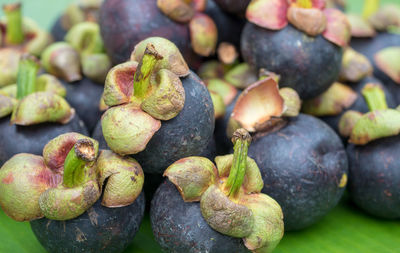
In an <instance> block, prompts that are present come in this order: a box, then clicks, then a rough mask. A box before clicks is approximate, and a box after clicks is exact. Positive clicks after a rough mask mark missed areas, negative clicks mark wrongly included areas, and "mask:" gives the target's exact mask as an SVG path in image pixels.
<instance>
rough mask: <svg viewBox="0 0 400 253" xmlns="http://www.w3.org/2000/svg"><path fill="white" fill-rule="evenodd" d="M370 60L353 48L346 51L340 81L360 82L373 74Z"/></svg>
mask: <svg viewBox="0 0 400 253" xmlns="http://www.w3.org/2000/svg"><path fill="white" fill-rule="evenodd" d="M373 70H374V69H373V67H372V64H371V62H370V61H369V60H368V58H367V57H366V56H365V55H363V54H361V53H359V52H357V51H355V50H354V49H352V48H351V47H348V48H346V49H345V50H344V53H343V58H342V66H341V69H340V74H339V79H340V80H342V81H350V82H358V81H360V80H361V79H363V78H364V77H366V76H369V75H371V74H372V72H373Z"/></svg>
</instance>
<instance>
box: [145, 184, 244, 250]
mask: <svg viewBox="0 0 400 253" xmlns="http://www.w3.org/2000/svg"><path fill="white" fill-rule="evenodd" d="M150 219H151V226H152V229H153V234H154V236H155V239H156V241H157V242H158V243H159V244H160V246H161V248H162V249H163V250H164V251H165V252H174V253H181V252H182V253H200V252H209V253H221V252H235V253H239V252H250V251H249V250H247V248H246V247H245V246H244V244H243V240H242V239H241V238H233V237H229V236H226V235H223V234H220V233H218V232H217V231H215V230H213V229H212V228H211V227H210V226H209V225H208V224H207V222H206V221H205V220H204V218H203V216H202V214H201V211H200V203H193V202H191V203H189V202H184V201H183V199H182V196H181V195H180V194H179V192H178V190H177V189H176V186H175V185H173V184H172V183H171V182H170V181H168V180H166V181H164V183H162V184H161V185H160V187H159V188H158V189H157V191H156V193H155V195H154V198H153V200H152V202H151V209H150Z"/></svg>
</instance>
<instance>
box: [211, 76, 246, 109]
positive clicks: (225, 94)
mask: <svg viewBox="0 0 400 253" xmlns="http://www.w3.org/2000/svg"><path fill="white" fill-rule="evenodd" d="M205 83H206V86H207V89H208V90H209V91H213V92H215V93H217V94H219V95H220V96H221V97H222V99H223V102H224V104H225V105H226V106H228V105H229V104H231V103H232V102H233V100H234V99H235V97H236V95H237V93H238V90H237V89H236V88H235V87H234V86H233V85H232V84H230V83H228V82H226V81H224V80H222V79H219V78H212V79H208V80H206V81H205Z"/></svg>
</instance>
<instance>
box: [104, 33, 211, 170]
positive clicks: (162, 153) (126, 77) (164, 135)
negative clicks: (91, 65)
mask: <svg viewBox="0 0 400 253" xmlns="http://www.w3.org/2000/svg"><path fill="white" fill-rule="evenodd" d="M103 98H104V102H105V104H106V105H108V106H110V108H109V109H108V110H107V111H106V112H105V113H104V114H103V116H102V119H101V127H102V132H103V136H104V139H105V141H106V142H107V145H108V147H110V148H111V150H113V151H114V152H116V153H118V154H121V155H133V156H134V157H135V158H136V159H138V161H139V163H141V165H142V166H143V169H144V171H145V172H146V173H153V174H161V173H162V172H163V171H164V170H165V168H166V167H167V166H168V165H169V164H171V163H172V162H173V161H176V160H178V159H180V158H182V157H185V156H188V155H199V154H201V153H202V152H204V150H205V149H206V148H207V145H208V144H209V143H210V141H211V139H212V133H213V130H214V110H213V105H212V101H211V98H210V95H209V93H208V91H207V88H206V87H205V85H204V84H203V82H202V81H201V80H200V79H199V78H198V77H197V75H196V74H194V73H193V72H191V71H190V70H189V68H188V66H187V64H186V63H185V61H184V59H183V57H182V55H181V54H180V52H179V50H178V48H177V47H176V46H175V45H174V44H173V43H172V42H170V41H168V40H166V39H164V38H160V37H152V38H149V39H146V40H144V41H142V42H140V43H139V44H138V45H137V46H136V47H135V50H134V51H133V53H132V57H131V61H128V62H125V63H122V64H120V65H117V66H115V67H114V68H112V69H111V70H110V72H109V73H108V75H107V78H106V83H105V88H104V94H103ZM161 122H162V123H161Z"/></svg>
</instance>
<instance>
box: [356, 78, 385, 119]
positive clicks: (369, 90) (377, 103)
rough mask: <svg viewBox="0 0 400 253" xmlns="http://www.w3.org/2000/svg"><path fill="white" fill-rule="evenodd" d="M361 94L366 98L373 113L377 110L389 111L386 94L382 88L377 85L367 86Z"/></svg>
mask: <svg viewBox="0 0 400 253" xmlns="http://www.w3.org/2000/svg"><path fill="white" fill-rule="evenodd" d="M361 93H362V94H363V96H364V99H365V101H366V102H367V104H368V108H369V110H370V111H371V112H373V111H375V110H384V109H387V108H388V106H387V103H386V97H385V92H384V91H383V89H382V87H381V86H379V85H376V84H372V83H371V84H367V85H365V87H364V88H363V89H362V91H361Z"/></svg>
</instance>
